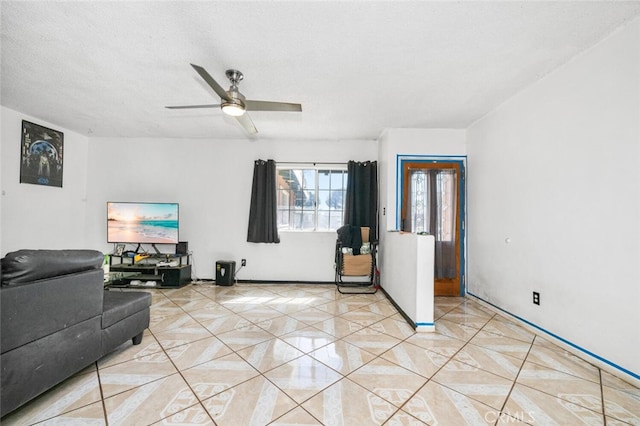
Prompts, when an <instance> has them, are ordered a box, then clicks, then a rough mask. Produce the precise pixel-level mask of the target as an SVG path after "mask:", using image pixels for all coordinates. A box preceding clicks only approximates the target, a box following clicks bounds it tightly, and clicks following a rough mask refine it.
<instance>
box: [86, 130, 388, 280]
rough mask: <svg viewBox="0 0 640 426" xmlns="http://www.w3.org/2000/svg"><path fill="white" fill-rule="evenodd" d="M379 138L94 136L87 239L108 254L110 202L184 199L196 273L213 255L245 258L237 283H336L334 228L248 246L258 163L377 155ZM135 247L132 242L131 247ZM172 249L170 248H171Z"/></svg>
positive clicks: (204, 271)
mask: <svg viewBox="0 0 640 426" xmlns="http://www.w3.org/2000/svg"><path fill="white" fill-rule="evenodd" d="M377 149H378V148H377V143H376V141H373V140H372V141H273V140H258V141H242V140H216V139H124V138H119V139H118V138H116V139H106V138H104V139H97V138H94V139H91V143H90V148H89V167H90V170H91V172H90V175H89V184H88V197H87V198H88V201H87V238H88V241H89V242H90V243H91V244H93V245H95V246H97V247H99V248H100V249H101V250H103V251H111V250H112V247H111V245H109V244H107V242H106V202H107V201H163V202H178V203H180V239H181V240H182V241H188V242H189V249H190V250H191V251H193V253H194V259H193V260H194V262H195V273H194V275H195V276H196V277H197V278H201V279H202V278H213V277H214V276H215V272H214V268H215V261H216V260H235V261H236V262H237V267H239V266H240V259H241V258H245V259H247V266H246V267H245V268H243V269H242V270H241V271H239V272H238V274H237V278H238V279H240V280H243V279H248V280H277V281H333V277H334V268H333V264H334V250H335V241H336V233H335V232H317V233H300V232H298V233H296V232H281V233H280V240H281V242H280V244H254V243H247V242H246V240H247V225H248V220H249V204H250V201H251V200H250V198H251V183H252V178H253V163H254V160H256V159H269V158H272V159H274V160H276V162H278V161H281V162H318V163H322V162H332V163H333V162H344V163H346V162H347V161H348V160H358V161H364V160H376V159H377ZM132 247H133V246H132ZM171 249H173V247H171Z"/></svg>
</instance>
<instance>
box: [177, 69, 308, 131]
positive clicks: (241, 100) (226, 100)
mask: <svg viewBox="0 0 640 426" xmlns="http://www.w3.org/2000/svg"><path fill="white" fill-rule="evenodd" d="M191 66H192V67H193V69H194V70H196V72H197V73H198V74H199V75H200V77H202V79H203V80H204V81H205V82H206V83H207V84H208V85H209V87H211V88H212V89H213V91H214V92H216V94H217V95H218V96H220V104H219V105H184V106H168V107H166V108H169V109H187V108H211V107H218V106H219V107H220V108H221V109H222V112H223V113H225V114H227V115H230V116H232V117H235V118H236V119H237V120H238V123H240V125H241V126H242V127H243V128H244V129H245V131H247V132H248V133H249V134H255V133H258V130H256V128H255V126H254V125H253V122H252V121H251V119H250V118H249V115H248V114H246V112H247V110H249V111H290V112H301V111H302V105H300V104H295V103H287V102H269V101H252V100H246V98H245V97H244V95H243V94H242V93H240V90H238V83H239V82H240V81H242V79H243V78H244V75H243V74H242V73H241V72H240V71H238V70H234V69H230V70H227V71H226V73H225V75H226V76H227V78H228V79H229V81H231V87H229V90H226V91H225V90H224V89H223V88H222V86H220V85H219V84H218V82H216V81H215V80H214V79H213V77H211V75H210V74H209V73H208V72H207V70H205V69H204V68H202V67H201V66H198V65H194V64H191Z"/></svg>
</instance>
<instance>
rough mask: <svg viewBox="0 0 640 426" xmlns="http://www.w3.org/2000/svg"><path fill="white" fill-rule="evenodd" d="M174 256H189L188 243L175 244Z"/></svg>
mask: <svg viewBox="0 0 640 426" xmlns="http://www.w3.org/2000/svg"><path fill="white" fill-rule="evenodd" d="M176 254H189V242H187V241H180V242H179V243H178V244H176Z"/></svg>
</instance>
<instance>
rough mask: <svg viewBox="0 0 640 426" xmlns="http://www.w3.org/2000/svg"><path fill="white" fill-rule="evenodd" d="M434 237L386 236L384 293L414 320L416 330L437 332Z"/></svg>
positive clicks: (394, 233) (400, 233)
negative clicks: (434, 292) (435, 321)
mask: <svg viewBox="0 0 640 426" xmlns="http://www.w3.org/2000/svg"><path fill="white" fill-rule="evenodd" d="M434 250H435V238H434V237H433V235H418V234H411V233H404V232H389V233H387V234H386V235H385V267H384V276H382V277H381V279H382V282H383V288H384V290H385V292H386V293H387V294H388V295H389V296H391V298H392V299H393V300H394V302H396V304H397V305H398V306H399V307H400V308H401V309H402V310H403V311H404V313H405V314H406V315H407V316H408V317H409V318H410V319H411V322H412V323H413V325H414V326H415V328H416V331H435V325H434V318H433V314H434V306H433V290H434V287H433V265H434Z"/></svg>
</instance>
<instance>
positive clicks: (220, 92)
mask: <svg viewBox="0 0 640 426" xmlns="http://www.w3.org/2000/svg"><path fill="white" fill-rule="evenodd" d="M191 66H192V67H193V69H194V70H196V72H197V73H198V74H200V77H202V79H203V80H204V81H205V82H206V83H207V84H208V85H209V86H211V88H212V89H213V91H214V92H216V93H217V94H218V96H220V98H222V99H224V100H225V101H230V100H231V98H230V97H229V95H228V94H227V92H226V91H225V90H224V89H223V88H222V86H220V85H219V84H218V83H217V82H216V81H215V80H214V79H213V77H211V75H209V73H208V72H207V70H205V69H204V68H202V67H201V66H198V65H194V64H191Z"/></svg>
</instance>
